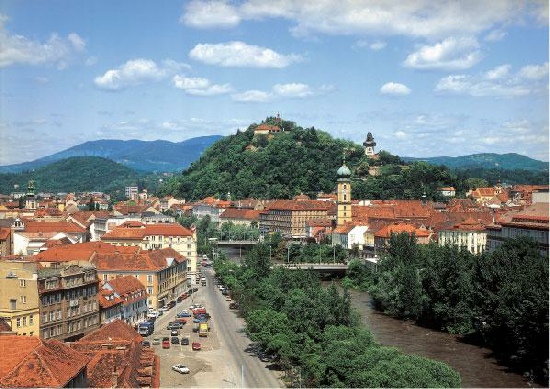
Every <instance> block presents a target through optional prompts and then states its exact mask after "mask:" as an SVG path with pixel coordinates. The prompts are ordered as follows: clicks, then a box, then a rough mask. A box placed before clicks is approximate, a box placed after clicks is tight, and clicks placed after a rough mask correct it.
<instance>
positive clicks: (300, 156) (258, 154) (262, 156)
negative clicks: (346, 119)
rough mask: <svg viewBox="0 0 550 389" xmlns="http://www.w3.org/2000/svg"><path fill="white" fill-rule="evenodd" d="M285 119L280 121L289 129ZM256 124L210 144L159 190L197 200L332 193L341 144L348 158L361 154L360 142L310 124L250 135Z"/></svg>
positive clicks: (341, 155)
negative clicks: (308, 125) (329, 132)
mask: <svg viewBox="0 0 550 389" xmlns="http://www.w3.org/2000/svg"><path fill="white" fill-rule="evenodd" d="M288 123H289V122H283V124H284V125H285V126H286V127H287V128H290V127H291V126H289V125H288ZM255 127H256V125H255V124H254V125H250V126H249V127H248V129H247V130H246V131H239V132H237V134H235V135H231V136H226V137H224V138H223V139H221V140H219V141H218V142H216V143H215V144H213V145H212V146H211V147H209V148H208V149H207V150H206V151H205V152H204V153H203V155H202V156H201V157H200V159H198V160H197V161H195V162H194V163H192V164H191V166H190V167H189V168H188V169H187V170H185V171H184V172H183V174H182V175H181V176H180V177H176V178H174V179H172V180H170V181H169V182H168V183H167V184H166V185H165V186H164V188H163V192H164V194H172V195H178V196H182V197H184V198H186V199H189V200H192V199H199V198H203V197H206V196H217V197H219V198H223V199H225V198H226V197H227V194H228V193H230V196H231V198H241V199H242V198H249V197H253V198H283V199H284V198H291V197H292V196H294V195H297V194H300V193H305V194H312V195H316V194H317V193H318V192H331V191H332V190H333V189H334V187H335V182H336V181H335V180H336V170H338V168H339V167H340V166H341V165H342V163H343V157H344V148H346V150H347V154H346V155H347V158H348V160H351V161H353V162H356V161H358V160H359V158H360V156H361V155H362V154H363V153H364V152H363V148H362V146H358V145H356V144H353V143H352V142H349V141H343V140H338V139H333V138H332V137H331V136H330V135H329V134H327V133H326V132H323V131H319V130H316V129H314V128H307V129H304V128H302V127H297V126H295V127H293V128H292V129H291V130H290V131H284V132H281V133H277V134H274V135H273V137H272V138H271V139H269V138H268V136H267V135H259V136H258V135H257V136H254V128H255Z"/></svg>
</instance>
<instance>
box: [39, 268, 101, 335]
mask: <svg viewBox="0 0 550 389" xmlns="http://www.w3.org/2000/svg"><path fill="white" fill-rule="evenodd" d="M98 292H99V279H98V277H97V271H96V269H95V268H94V267H93V266H92V265H90V264H89V263H85V262H81V263H75V262H67V263H64V264H62V265H61V266H54V267H46V268H40V269H38V295H39V310H40V337H41V338H43V339H50V338H53V339H58V340H62V341H66V342H72V341H75V340H77V339H80V338H81V337H83V336H84V335H86V334H88V333H90V332H92V331H94V330H96V329H97V328H99V325H100V320H99V303H98Z"/></svg>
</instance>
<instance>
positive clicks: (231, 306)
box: [229, 301, 239, 309]
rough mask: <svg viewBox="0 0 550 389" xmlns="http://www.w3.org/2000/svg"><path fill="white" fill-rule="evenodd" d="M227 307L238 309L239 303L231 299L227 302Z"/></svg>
mask: <svg viewBox="0 0 550 389" xmlns="http://www.w3.org/2000/svg"><path fill="white" fill-rule="evenodd" d="M229 309H239V303H238V302H236V301H233V302H231V303H230V304H229Z"/></svg>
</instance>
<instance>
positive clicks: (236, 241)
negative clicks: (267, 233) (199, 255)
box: [216, 240, 258, 247]
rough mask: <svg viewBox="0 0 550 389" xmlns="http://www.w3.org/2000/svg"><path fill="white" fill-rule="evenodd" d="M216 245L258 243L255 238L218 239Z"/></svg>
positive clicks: (249, 244) (237, 245) (250, 244)
mask: <svg viewBox="0 0 550 389" xmlns="http://www.w3.org/2000/svg"><path fill="white" fill-rule="evenodd" d="M216 244H217V245H218V246H236V247H239V246H254V245H257V244H258V241H257V240H218V241H216Z"/></svg>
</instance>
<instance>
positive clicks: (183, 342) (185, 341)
mask: <svg viewBox="0 0 550 389" xmlns="http://www.w3.org/2000/svg"><path fill="white" fill-rule="evenodd" d="M181 344H183V345H185V346H186V345H188V344H189V338H185V337H183V338H181Z"/></svg>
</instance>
